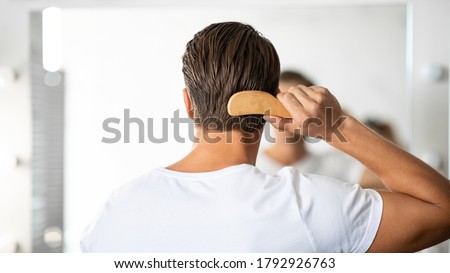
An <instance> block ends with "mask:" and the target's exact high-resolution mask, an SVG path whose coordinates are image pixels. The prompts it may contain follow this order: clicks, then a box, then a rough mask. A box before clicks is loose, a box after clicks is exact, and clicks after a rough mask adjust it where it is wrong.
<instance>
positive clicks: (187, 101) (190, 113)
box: [183, 87, 194, 120]
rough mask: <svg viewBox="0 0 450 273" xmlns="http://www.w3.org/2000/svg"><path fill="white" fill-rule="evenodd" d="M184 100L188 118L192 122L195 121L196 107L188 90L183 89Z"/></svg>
mask: <svg viewBox="0 0 450 273" xmlns="http://www.w3.org/2000/svg"><path fill="white" fill-rule="evenodd" d="M183 99H184V106H185V107H186V112H187V114H188V117H189V118H190V119H192V120H194V107H193V104H192V101H191V96H190V95H189V91H188V90H187V88H186V87H185V88H183Z"/></svg>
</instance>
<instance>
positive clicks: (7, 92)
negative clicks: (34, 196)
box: [0, 0, 31, 252]
mask: <svg viewBox="0 0 450 273" xmlns="http://www.w3.org/2000/svg"><path fill="white" fill-rule="evenodd" d="M27 30H28V13H27V11H26V10H24V9H22V8H20V7H17V6H15V5H11V4H10V3H8V2H7V1H6V0H0V66H2V65H5V66H10V67H12V68H14V69H15V70H17V71H18V72H19V79H18V81H17V82H16V83H14V84H13V85H11V86H9V87H6V88H0V153H3V156H4V155H5V153H6V150H9V152H8V153H10V154H12V155H13V156H17V157H19V159H20V160H21V161H22V165H21V166H19V167H18V168H16V169H14V170H12V171H11V172H8V173H7V174H0V248H2V241H3V242H6V241H10V239H12V240H14V241H16V242H17V243H18V244H19V247H20V249H21V251H25V252H28V251H30V250H31V211H30V208H31V174H30V167H29V165H28V162H30V157H31V108H30V98H31V97H30V87H29V86H30V85H29V77H28V67H27V66H28V56H29V55H28V48H29V45H28V31H27Z"/></svg>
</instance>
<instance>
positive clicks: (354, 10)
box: [61, 6, 410, 252]
mask: <svg viewBox="0 0 450 273" xmlns="http://www.w3.org/2000/svg"><path fill="white" fill-rule="evenodd" d="M227 9H229V10H227V11H226V12H224V10H223V8H221V9H217V8H195V9H193V8H170V9H166V8H148V9H143V8H140V9H63V10H62V13H61V18H62V52H63V60H62V65H63V66H62V70H63V71H64V81H65V82H64V86H65V131H64V133H65V143H64V192H65V196H64V202H65V204H64V225H65V230H64V249H65V251H68V252H77V251H79V239H80V236H81V233H82V231H83V229H84V228H85V226H86V224H87V223H89V222H90V221H91V220H92V218H93V217H94V216H95V214H96V211H98V209H99V208H100V207H101V205H102V204H103V203H104V201H105V199H106V198H107V196H108V195H109V194H110V193H111V191H112V190H113V189H114V188H117V187H118V186H119V185H121V184H123V183H125V182H126V181H129V180H130V179H132V178H133V177H135V176H138V175H140V174H142V173H144V172H146V171H148V170H149V169H151V168H152V167H155V166H165V165H167V164H170V163H172V162H174V161H175V160H176V159H178V158H180V157H181V156H183V155H184V154H186V153H187V152H188V151H189V149H190V147H191V142H190V140H189V135H188V128H189V126H190V124H188V123H187V122H183V120H180V119H178V121H179V122H176V117H181V118H186V117H187V115H186V114H185V112H184V105H183V97H182V88H183V87H184V82H183V77H182V73H181V55H182V53H183V52H184V47H185V45H186V43H187V42H188V41H189V40H190V39H191V38H192V36H193V35H194V34H195V33H196V32H197V31H198V30H199V29H202V28H203V27H205V26H206V25H209V24H211V23H213V22H219V21H241V22H245V23H248V24H251V25H253V26H254V27H255V28H256V29H258V30H259V31H260V32H261V33H262V34H263V35H264V36H265V37H267V38H268V39H270V40H271V41H272V43H273V44H274V45H275V47H276V48H277V51H278V53H279V56H280V60H281V64H282V69H283V70H285V69H291V70H298V71H301V72H302V73H304V74H305V75H307V76H308V77H309V78H311V79H312V80H313V81H314V82H315V83H316V84H318V85H323V86H326V87H328V88H329V89H330V90H331V91H332V92H333V93H334V94H335V95H336V97H338V99H339V100H340V101H341V103H342V105H343V106H344V107H345V109H346V110H347V111H348V112H350V113H352V114H353V115H355V116H357V117H359V118H361V119H366V118H377V119H380V120H385V121H388V122H389V123H390V125H391V126H392V127H393V128H394V129H395V133H396V136H397V139H398V141H399V142H400V143H403V144H407V143H408V142H409V139H408V135H410V134H409V130H410V124H409V122H408V121H409V118H408V109H407V107H408V103H405V101H408V100H409V98H408V94H407V92H406V86H405V85H406V76H405V74H406V69H405V62H406V57H405V56H406V7H405V6H361V7H351V6H348V7H294V8H293V7H279V8H273V7H270V8H251V9H249V8H227ZM138 118H139V120H140V121H139V120H138ZM172 118H175V120H174V119H172ZM174 121H175V122H174ZM177 136H179V137H177ZM149 138H150V139H153V141H150V140H149ZM166 140H167V141H166ZM266 144H267V143H263V145H266ZM313 146H314V145H313ZM80 147H83V148H82V149H80ZM311 148H312V149H313V150H314V149H316V150H317V151H320V149H322V148H321V147H320V145H316V146H314V147H311Z"/></svg>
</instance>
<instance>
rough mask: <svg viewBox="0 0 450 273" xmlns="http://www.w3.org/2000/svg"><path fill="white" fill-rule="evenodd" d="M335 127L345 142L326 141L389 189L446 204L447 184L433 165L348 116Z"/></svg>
mask: <svg viewBox="0 0 450 273" xmlns="http://www.w3.org/2000/svg"><path fill="white" fill-rule="evenodd" d="M339 130H340V132H341V133H342V135H343V136H344V137H345V139H346V142H345V141H344V142H343V141H341V140H338V139H337V138H334V139H332V141H330V142H329V144H330V145H332V146H334V147H335V148H337V149H339V150H341V151H343V152H345V153H347V154H350V155H351V156H353V157H355V158H356V159H358V160H359V161H360V162H361V163H363V164H364V165H365V166H366V167H367V168H368V169H369V170H371V171H372V172H373V173H374V174H375V175H377V176H378V177H380V179H381V180H382V181H383V183H384V184H385V185H386V186H387V187H388V188H389V189H391V190H392V191H394V192H399V193H403V194H407V195H410V196H412V197H414V198H417V199H420V200H422V201H425V202H428V203H431V204H434V205H436V206H439V207H443V208H450V184H449V182H448V180H447V179H446V178H445V177H443V176H442V175H441V174H439V173H438V172H436V171H435V170H434V169H432V168H431V167H429V166H428V165H426V164H425V163H423V162H422V161H421V160H419V159H417V158H416V157H414V156H412V155H411V154H409V153H407V152H405V151H403V150H402V149H401V148H399V147H397V146H396V145H394V144H392V143H391V142H389V141H387V140H385V139H383V138H382V137H380V136H378V135H377V134H376V133H374V132H373V131H371V130H370V129H368V128H367V127H365V126H364V125H362V124H361V123H360V122H358V121H357V120H356V119H354V118H352V117H349V118H347V119H346V120H345V121H344V122H343V124H342V125H341V127H340V128H339Z"/></svg>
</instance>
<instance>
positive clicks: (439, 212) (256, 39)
mask: <svg viewBox="0 0 450 273" xmlns="http://www.w3.org/2000/svg"><path fill="white" fill-rule="evenodd" d="M279 67H280V66H279V60H278V56H277V53H276V51H275V49H274V47H273V46H272V44H271V43H270V42H269V41H268V40H267V39H265V38H263V37H261V35H260V34H259V33H258V32H257V31H255V30H254V29H253V28H252V27H251V26H248V25H244V24H240V23H236V22H226V23H218V24H213V25H210V26H208V27H206V28H205V29H204V30H202V31H200V32H199V33H197V34H196V35H195V36H194V38H193V39H192V40H191V41H190V42H189V43H188V44H187V46H186V52H185V54H184V56H183V73H184V77H185V82H186V88H185V89H184V92H183V93H184V101H185V105H186V110H187V112H188V114H189V116H190V117H191V118H192V119H194V120H195V121H196V123H197V131H196V135H197V137H198V138H199V141H198V143H196V144H195V145H194V147H193V149H192V151H191V152H190V153H189V154H188V155H187V156H186V157H184V158H183V159H181V160H180V161H178V162H176V163H174V164H173V165H170V166H168V167H166V168H157V169H154V170H152V171H150V172H149V173H148V174H146V175H144V176H142V177H140V178H138V179H136V180H134V181H132V182H131V183H129V184H127V185H126V186H124V187H122V188H121V189H119V190H117V191H116V192H115V193H114V194H113V195H112V196H111V198H110V199H109V201H108V202H107V204H106V205H105V208H104V210H103V212H102V213H101V214H100V215H99V217H98V219H97V220H96V221H95V222H94V223H93V224H92V225H91V226H90V227H89V228H88V229H87V231H86V234H85V236H84V238H83V239H82V242H81V248H82V250H83V251H85V252H365V251H372V252H391V251H416V250H419V249H422V248H425V247H427V246H430V245H433V244H436V243H438V242H440V241H443V240H445V239H447V238H449V237H450V217H449V216H450V186H449V183H448V180H447V179H446V178H444V177H443V176H441V175H440V174H439V173H437V172H435V171H434V170H433V169H432V168H430V167H428V166H427V165H425V164H423V163H422V162H421V161H419V160H418V159H416V158H415V157H413V156H411V155H410V154H408V153H406V152H404V151H403V150H401V149H399V148H398V147H396V146H394V145H393V144H391V143H390V142H387V141H385V140H384V139H382V138H380V137H379V136H378V135H376V134H374V133H373V132H372V131H370V130H369V129H367V128H366V127H365V126H364V125H362V124H361V123H359V122H358V121H357V120H355V119H354V118H352V117H350V116H344V114H343V112H342V110H341V108H340V106H339V103H338V101H337V100H336V99H335V98H334V96H333V95H331V93H330V92H329V91H328V90H327V89H325V88H322V87H306V86H301V85H299V86H297V87H293V88H290V89H289V90H288V92H285V93H280V94H278V98H279V99H280V101H281V103H282V104H284V106H285V107H286V108H287V110H288V111H289V112H290V114H291V115H292V117H293V119H282V118H279V117H269V116H267V117H265V118H266V119H268V120H269V121H270V122H272V124H273V125H274V126H275V127H277V128H279V129H284V130H288V131H299V132H300V133H301V134H304V135H306V136H310V137H320V138H322V139H324V140H325V141H326V142H328V143H329V144H330V145H331V146H333V147H335V148H337V149H340V150H342V151H344V152H346V153H348V154H350V155H352V156H354V157H355V158H357V159H358V160H360V161H361V162H362V163H364V164H365V165H366V166H367V167H368V168H369V169H371V170H372V171H373V172H374V173H375V174H377V175H378V176H379V177H381V178H382V180H383V181H384V183H385V184H386V186H387V187H388V188H390V189H391V190H392V192H376V191H374V190H363V189H361V188H360V187H359V186H356V185H353V186H352V185H350V184H346V183H341V182H337V181H335V180H333V179H329V178H326V177H322V176H314V175H304V174H301V173H300V172H299V171H297V170H295V169H294V168H291V167H286V168H283V169H281V170H280V171H279V172H278V173H277V174H276V175H274V176H272V175H267V174H264V173H262V172H261V171H259V170H258V169H257V168H256V167H254V164H255V161H256V156H257V151H258V146H259V142H260V137H261V133H262V128H263V123H264V122H263V120H262V117H261V116H257V115H254V116H248V117H241V118H236V117H230V116H229V115H228V113H227V111H226V105H227V102H228V99H229V98H230V96H231V95H232V94H234V93H236V92H238V91H240V90H264V91H267V92H269V93H271V94H276V93H277V90H278V80H279V79H278V77H279ZM327 109H328V110H327ZM330 110H332V116H330ZM337 125H339V126H338V127H337Z"/></svg>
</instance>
